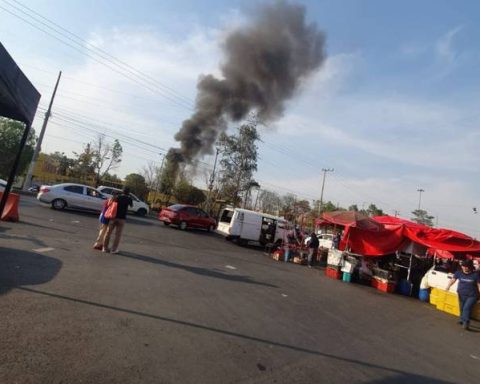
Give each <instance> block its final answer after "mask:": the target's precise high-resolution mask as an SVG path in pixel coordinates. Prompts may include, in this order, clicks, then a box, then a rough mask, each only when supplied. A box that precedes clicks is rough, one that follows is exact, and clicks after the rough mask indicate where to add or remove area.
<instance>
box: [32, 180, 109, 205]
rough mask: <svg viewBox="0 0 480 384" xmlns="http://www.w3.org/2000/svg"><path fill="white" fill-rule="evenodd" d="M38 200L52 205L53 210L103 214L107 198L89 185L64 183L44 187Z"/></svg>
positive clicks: (41, 188) (39, 193)
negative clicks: (83, 210)
mask: <svg viewBox="0 0 480 384" xmlns="http://www.w3.org/2000/svg"><path fill="white" fill-rule="evenodd" d="M37 199H38V200H40V201H41V202H42V203H46V204H51V206H52V208H53V209H65V208H73V209H85V210H89V211H95V212H101V211H102V207H103V203H104V202H105V200H106V199H107V198H106V197H105V196H104V195H103V194H102V193H101V192H100V191H98V190H96V189H95V188H92V187H89V186H88V185H82V184H74V183H64V184H57V185H42V186H41V187H40V191H39V192H38V195H37Z"/></svg>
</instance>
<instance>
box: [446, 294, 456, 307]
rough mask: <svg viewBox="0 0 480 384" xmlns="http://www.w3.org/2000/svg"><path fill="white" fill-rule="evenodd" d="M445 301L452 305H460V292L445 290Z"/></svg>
mask: <svg viewBox="0 0 480 384" xmlns="http://www.w3.org/2000/svg"><path fill="white" fill-rule="evenodd" d="M444 301H445V303H447V304H450V305H456V306H457V307H458V294H457V293H456V292H447V291H445V297H444Z"/></svg>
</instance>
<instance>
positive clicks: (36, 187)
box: [28, 184, 40, 193]
mask: <svg viewBox="0 0 480 384" xmlns="http://www.w3.org/2000/svg"><path fill="white" fill-rule="evenodd" d="M28 192H35V193H38V192H40V185H38V184H32V186H31V187H30V188H28Z"/></svg>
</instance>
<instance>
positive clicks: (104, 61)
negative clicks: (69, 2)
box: [0, 0, 193, 111]
mask: <svg viewBox="0 0 480 384" xmlns="http://www.w3.org/2000/svg"><path fill="white" fill-rule="evenodd" d="M3 1H4V3H7V4H8V5H9V6H10V7H12V8H15V9H16V10H17V11H19V12H21V13H22V14H23V15H25V16H26V17H29V18H30V19H31V20H34V21H35V22H36V23H39V24H41V25H43V26H45V27H46V28H48V29H50V30H52V31H54V32H55V33H57V34H58V35H60V36H62V37H63V38H66V39H67V40H70V41H71V42H72V43H73V44H75V45H77V46H79V47H81V48H82V49H83V50H86V51H87V52H84V51H82V49H79V48H78V47H77V46H75V45H72V44H70V43H69V42H67V41H65V40H63V39H62V38H60V37H58V36H56V35H54V34H52V33H50V32H48V31H46V30H45V29H43V28H42V27H40V26H38V25H36V24H34V23H32V22H31V21H29V20H27V19H25V18H24V17H23V16H21V15H18V14H17V13H15V12H13V11H11V10H9V9H7V8H5V7H3V6H1V5H0V8H1V9H3V10H4V11H5V12H7V13H9V14H10V15H12V16H14V17H16V18H18V19H20V20H22V21H24V22H25V23H27V24H29V25H30V26H32V27H34V28H36V29H38V30H40V31H42V32H44V33H45V34H47V35H49V36H50V37H52V38H54V39H56V40H58V41H59V42H61V43H62V44H64V45H67V46H68V47H70V48H72V49H73V50H75V51H77V52H79V53H80V54H82V55H84V56H87V57H89V58H91V59H92V60H94V61H95V62H97V63H99V64H101V65H103V66H105V67H107V68H109V69H110V70H112V71H113V72H115V73H117V74H119V75H121V76H123V77H125V78H127V79H129V80H130V81H133V82H135V83H136V84H138V85H140V86H143V87H144V88H146V89H148V90H150V91H151V92H154V93H159V94H161V95H162V96H163V97H164V98H166V99H168V100H170V101H171V102H173V103H174V104H176V105H177V106H180V107H184V108H186V109H188V110H190V111H191V110H192V109H193V107H192V105H191V104H186V102H185V101H184V100H182V98H183V97H182V96H180V97H179V96H178V95H176V94H174V93H173V92H172V91H166V90H165V89H162V88H164V86H160V85H159V84H158V82H157V83H156V84H155V83H154V84H153V86H152V83H153V82H152V81H151V80H150V81H148V80H146V79H145V77H146V75H144V74H142V73H141V72H140V71H138V70H135V71H132V70H131V69H130V68H128V67H127V68H125V64H118V62H120V63H122V62H121V61H120V60H118V59H115V60H116V61H114V60H112V59H110V58H108V57H107V55H106V54H103V56H102V54H99V53H98V52H96V51H95V50H94V49H92V48H89V47H88V45H90V43H88V42H85V41H84V40H83V39H81V38H79V39H80V41H82V42H83V43H79V42H78V41H76V40H75V39H72V38H71V37H69V36H67V35H66V34H65V33H62V32H59V31H58V29H56V28H54V27H52V26H50V25H48V24H46V23H45V22H42V21H41V20H38V18H37V17H35V16H32V15H30V14H28V13H27V12H25V11H23V10H21V9H20V8H18V7H16V6H15V5H13V4H11V3H9V2H8V1H6V0H3ZM17 3H18V2H17ZM45 19H46V18H45ZM46 20H48V19H46ZM51 23H52V24H55V23H53V22H51ZM62 29H63V28H62ZM97 50H98V49H97ZM89 52H90V53H89ZM97 56H99V57H100V58H101V59H98V58H97ZM117 61H118V62H117ZM112 65H113V66H112ZM132 68H133V67H132ZM132 75H133V77H132Z"/></svg>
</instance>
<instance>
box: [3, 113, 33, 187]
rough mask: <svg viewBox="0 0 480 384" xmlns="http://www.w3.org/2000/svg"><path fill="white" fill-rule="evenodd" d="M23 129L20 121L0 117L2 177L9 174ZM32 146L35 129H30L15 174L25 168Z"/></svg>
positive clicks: (30, 157) (31, 152) (29, 158)
mask: <svg viewBox="0 0 480 384" xmlns="http://www.w3.org/2000/svg"><path fill="white" fill-rule="evenodd" d="M24 130H25V126H24V125H23V124H22V123H20V122H18V121H14V120H10V119H5V118H3V117H0V154H1V155H0V177H1V178H3V179H6V178H8V175H9V174H10V170H11V168H12V166H13V162H14V159H15V157H16V155H17V152H18V148H19V146H20V140H21V138H22V135H23V132H24ZM34 148H35V131H34V130H33V129H31V130H30V133H29V135H28V138H27V142H26V144H25V147H24V148H23V151H22V154H21V156H20V162H19V164H18V169H17V174H22V173H24V172H25V171H26V170H27V167H28V164H29V163H30V161H31V160H32V156H33V151H34Z"/></svg>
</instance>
